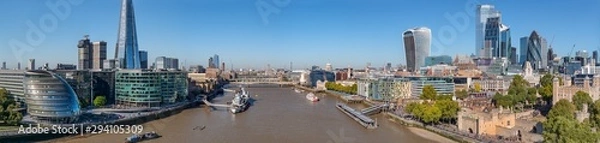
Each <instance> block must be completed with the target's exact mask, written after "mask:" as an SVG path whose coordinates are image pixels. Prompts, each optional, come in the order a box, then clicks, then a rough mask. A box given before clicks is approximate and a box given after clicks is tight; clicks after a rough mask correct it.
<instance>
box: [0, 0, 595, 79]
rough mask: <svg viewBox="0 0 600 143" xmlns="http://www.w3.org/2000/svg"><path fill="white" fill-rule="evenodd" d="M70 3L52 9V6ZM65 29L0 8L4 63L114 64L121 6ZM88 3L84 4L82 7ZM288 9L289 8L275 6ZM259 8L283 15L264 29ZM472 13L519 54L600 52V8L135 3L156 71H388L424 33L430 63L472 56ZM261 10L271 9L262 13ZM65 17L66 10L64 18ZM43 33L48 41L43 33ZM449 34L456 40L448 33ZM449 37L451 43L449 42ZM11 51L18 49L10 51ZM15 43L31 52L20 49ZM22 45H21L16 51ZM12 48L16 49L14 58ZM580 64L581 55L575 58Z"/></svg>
mask: <svg viewBox="0 0 600 143" xmlns="http://www.w3.org/2000/svg"><path fill="white" fill-rule="evenodd" d="M56 1H58V2H69V0H51V2H56ZM72 1H73V2H75V3H69V6H68V7H69V8H70V11H71V12H70V14H67V15H65V16H64V17H62V18H64V19H60V18H56V15H55V14H54V13H53V12H52V10H51V9H50V8H49V7H48V6H47V4H46V1H39V0H2V1H0V61H6V62H7V65H8V67H16V62H18V61H21V62H22V63H26V61H27V59H29V58H35V59H36V63H37V65H42V63H49V64H50V65H51V67H54V65H55V64H56V63H71V64H76V63H77V48H76V45H77V41H78V40H79V39H81V38H82V37H83V35H90V38H91V39H92V41H100V40H104V41H107V42H108V52H107V53H108V55H107V56H108V57H109V58H110V57H113V56H114V45H115V42H116V39H117V28H118V25H117V24H118V18H119V8H120V0H72ZM78 1H82V2H81V3H77V2H78ZM275 1H285V0H275ZM257 2H264V3H266V4H267V5H270V6H272V7H271V8H270V9H269V10H273V11H279V13H274V14H271V15H269V16H268V17H267V20H266V21H268V23H264V22H263V19H262V18H261V15H260V14H259V12H258V10H257V5H256V3H257ZM470 3H482V4H492V5H495V6H496V9H498V10H500V11H501V12H502V15H503V23H504V24H506V25H508V26H510V27H511V32H512V33H511V35H512V39H513V40H512V44H513V46H515V47H517V48H518V45H519V41H518V39H519V38H520V37H523V36H528V35H529V34H530V33H531V31H532V30H536V31H538V32H539V33H540V34H541V35H542V36H544V37H546V38H547V39H548V41H549V42H550V41H551V39H552V37H555V39H554V42H553V43H552V46H553V47H554V49H555V51H557V52H558V53H559V55H566V54H568V53H569V51H570V50H571V47H572V46H573V44H576V45H577V47H576V48H575V50H581V49H585V50H588V51H592V50H594V49H598V48H599V47H600V1H598V0H581V1H554V0H550V1H532V0H527V1H490V0H487V1H475V0H452V1H448V0H433V1H411V0H375V1H368V2H367V1H358V0H289V3H287V5H280V6H277V5H276V4H275V3H273V2H272V0H177V1H175V2H174V1H171V0H134V7H135V13H136V22H137V30H138V41H139V47H140V49H143V50H147V51H148V53H149V58H150V59H151V61H153V59H154V58H155V57H157V56H171V57H177V58H179V59H180V61H181V62H185V63H182V64H186V65H197V64H201V65H206V63H207V61H208V58H209V56H211V55H213V54H219V55H220V57H221V61H223V62H226V63H227V64H228V66H227V67H228V68H229V67H230V66H229V64H231V63H233V66H234V68H250V67H254V68H264V67H266V65H267V64H271V66H272V67H286V68H287V67H289V63H290V62H293V65H294V68H305V67H309V66H311V65H319V66H324V65H325V63H327V62H330V63H331V64H332V65H333V66H334V67H346V66H349V65H350V66H353V67H360V68H362V67H364V66H365V65H366V63H367V62H370V63H372V65H374V66H383V65H384V64H385V63H387V62H391V63H392V64H393V65H397V64H405V57H404V46H403V44H402V35H401V33H402V32H403V31H405V30H406V29H409V28H414V27H419V26H426V27H429V28H430V29H431V30H432V37H433V39H434V42H439V43H441V44H438V45H439V46H436V45H434V46H433V47H432V55H440V54H448V55H452V56H454V55H455V54H471V53H473V51H474V45H475V41H474V39H475V25H474V23H475V18H474V17H468V19H467V20H468V23H467V25H466V28H464V29H461V27H457V26H455V25H453V22H452V20H451V19H448V18H446V17H445V16H444V15H445V14H449V15H460V14H466V15H468V14H473V13H474V12H475V9H474V8H469V7H467V5H468V4H470ZM263 6H264V5H263ZM61 10H64V9H61ZM52 17H54V18H56V20H57V21H56V27H45V28H44V27H42V28H40V29H42V30H40V31H41V32H42V33H43V34H42V35H45V38H43V39H41V40H40V39H39V38H37V39H36V38H33V39H32V38H27V35H28V31H30V29H31V28H30V27H28V24H27V23H28V21H30V22H31V23H33V25H37V26H38V27H39V26H40V25H42V26H43V25H44V24H40V20H42V21H43V22H44V23H46V24H45V25H50V26H52V21H51V20H47V19H51V18H52ZM44 30H46V31H44ZM443 30H448V31H451V32H453V34H454V35H448V33H447V32H446V33H442V32H440V31H443ZM448 37H450V38H451V39H446V40H444V38H448ZM11 41H13V42H11ZM14 41H21V42H20V43H23V44H25V45H29V46H30V48H25V49H29V50H24V52H19V51H21V50H19V49H22V47H27V46H22V45H21V46H13V45H14V43H15V42H14ZM16 43H18V42H16ZM12 47H19V48H17V49H16V50H15V49H13V48H12ZM573 54H574V52H573Z"/></svg>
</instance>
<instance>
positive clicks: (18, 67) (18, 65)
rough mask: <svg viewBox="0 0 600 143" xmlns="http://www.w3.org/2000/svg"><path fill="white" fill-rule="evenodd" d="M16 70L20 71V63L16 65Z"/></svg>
mask: <svg viewBox="0 0 600 143" xmlns="http://www.w3.org/2000/svg"><path fill="white" fill-rule="evenodd" d="M17 70H21V62H19V63H17Z"/></svg>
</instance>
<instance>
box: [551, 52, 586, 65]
mask: <svg viewBox="0 0 600 143" xmlns="http://www.w3.org/2000/svg"><path fill="white" fill-rule="evenodd" d="M552 54H553V53H552V49H550V51H548V55H552ZM592 59H593V60H594V63H598V51H596V50H594V51H593V52H592Z"/></svg>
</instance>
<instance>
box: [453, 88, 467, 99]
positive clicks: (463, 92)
mask: <svg viewBox="0 0 600 143" xmlns="http://www.w3.org/2000/svg"><path fill="white" fill-rule="evenodd" d="M454 95H456V98H458V99H465V98H467V97H468V96H469V92H468V91H467V90H464V89H463V90H459V91H456V92H454Z"/></svg>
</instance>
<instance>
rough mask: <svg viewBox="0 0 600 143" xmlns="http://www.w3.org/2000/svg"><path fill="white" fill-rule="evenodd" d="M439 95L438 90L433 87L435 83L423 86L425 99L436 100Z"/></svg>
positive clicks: (422, 94)
mask: <svg viewBox="0 0 600 143" xmlns="http://www.w3.org/2000/svg"><path fill="white" fill-rule="evenodd" d="M436 96H437V91H436V90H435V88H433V85H431V84H428V85H425V86H424V87H423V91H422V92H421V99H424V100H435V99H436Z"/></svg>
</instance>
